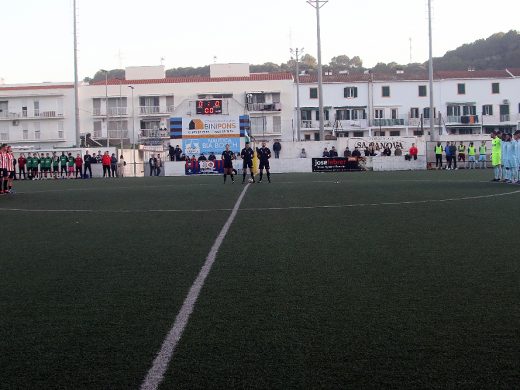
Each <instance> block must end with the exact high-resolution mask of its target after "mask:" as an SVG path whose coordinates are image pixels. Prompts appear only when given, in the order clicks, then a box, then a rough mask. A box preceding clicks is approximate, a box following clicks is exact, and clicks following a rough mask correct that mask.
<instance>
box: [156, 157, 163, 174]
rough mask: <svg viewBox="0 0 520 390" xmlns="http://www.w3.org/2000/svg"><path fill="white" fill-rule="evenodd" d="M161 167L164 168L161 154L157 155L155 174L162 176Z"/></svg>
mask: <svg viewBox="0 0 520 390" xmlns="http://www.w3.org/2000/svg"><path fill="white" fill-rule="evenodd" d="M161 168H162V159H161V155H160V154H158V155H157V159H156V160H155V176H161Z"/></svg>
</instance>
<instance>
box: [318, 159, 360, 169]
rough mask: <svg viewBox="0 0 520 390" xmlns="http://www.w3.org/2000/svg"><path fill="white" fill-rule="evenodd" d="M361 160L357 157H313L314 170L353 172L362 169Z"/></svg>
mask: <svg viewBox="0 0 520 390" xmlns="http://www.w3.org/2000/svg"><path fill="white" fill-rule="evenodd" d="M360 170H361V168H360V166H359V161H358V159H357V158H356V157H349V158H344V157H335V158H313V159H312V171H313V172H351V171H360Z"/></svg>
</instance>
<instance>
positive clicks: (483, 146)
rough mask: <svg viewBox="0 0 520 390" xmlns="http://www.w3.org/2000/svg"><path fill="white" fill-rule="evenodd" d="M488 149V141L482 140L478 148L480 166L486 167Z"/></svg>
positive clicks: (481, 167)
mask: <svg viewBox="0 0 520 390" xmlns="http://www.w3.org/2000/svg"><path fill="white" fill-rule="evenodd" d="M486 155H487V149H486V141H482V144H481V145H480V147H479V148H478V162H479V168H480V169H484V168H486V159H487V156H486Z"/></svg>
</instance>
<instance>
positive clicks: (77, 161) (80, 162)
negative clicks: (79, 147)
mask: <svg viewBox="0 0 520 390" xmlns="http://www.w3.org/2000/svg"><path fill="white" fill-rule="evenodd" d="M74 163H75V164H76V179H77V178H78V175H79V178H80V179H81V178H82V175H83V159H82V158H81V154H79V153H78V154H77V155H76V159H75V161H74Z"/></svg>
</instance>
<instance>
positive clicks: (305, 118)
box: [300, 110, 312, 121]
mask: <svg viewBox="0 0 520 390" xmlns="http://www.w3.org/2000/svg"><path fill="white" fill-rule="evenodd" d="M311 115H312V111H311V110H302V111H301V113H300V116H301V118H302V121H310V120H312V116H311Z"/></svg>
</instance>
